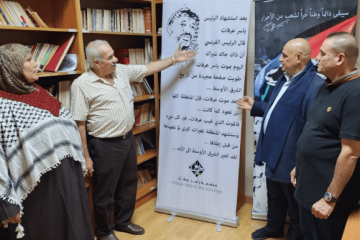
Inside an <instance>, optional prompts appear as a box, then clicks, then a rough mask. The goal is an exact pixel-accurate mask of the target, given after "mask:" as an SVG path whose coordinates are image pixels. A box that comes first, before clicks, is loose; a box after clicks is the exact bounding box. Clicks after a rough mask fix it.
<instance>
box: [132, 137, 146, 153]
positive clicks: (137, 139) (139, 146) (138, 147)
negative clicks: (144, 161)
mask: <svg viewBox="0 0 360 240" xmlns="http://www.w3.org/2000/svg"><path fill="white" fill-rule="evenodd" d="M134 142H135V149H136V155H138V156H140V155H143V154H145V149H144V145H143V143H142V141H141V138H140V136H135V137H134Z"/></svg>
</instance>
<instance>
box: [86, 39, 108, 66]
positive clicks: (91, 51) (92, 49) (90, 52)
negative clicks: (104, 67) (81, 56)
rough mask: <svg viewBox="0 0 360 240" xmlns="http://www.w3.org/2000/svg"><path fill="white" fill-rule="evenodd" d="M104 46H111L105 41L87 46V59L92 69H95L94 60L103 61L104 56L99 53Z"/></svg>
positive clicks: (93, 42) (94, 42)
mask: <svg viewBox="0 0 360 240" xmlns="http://www.w3.org/2000/svg"><path fill="white" fill-rule="evenodd" d="M102 45H107V46H110V44H109V43H108V42H107V41H105V40H95V41H92V42H89V43H88V45H87V46H86V50H85V51H86V59H87V63H88V64H89V67H90V68H94V60H98V61H100V62H102V61H103V56H102V55H101V54H100V53H99V47H100V46H102Z"/></svg>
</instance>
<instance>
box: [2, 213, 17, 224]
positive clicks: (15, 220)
mask: <svg viewBox="0 0 360 240" xmlns="http://www.w3.org/2000/svg"><path fill="white" fill-rule="evenodd" d="M4 222H7V223H21V218H20V213H18V214H15V215H14V216H12V217H11V218H8V219H6V220H5V221H4Z"/></svg>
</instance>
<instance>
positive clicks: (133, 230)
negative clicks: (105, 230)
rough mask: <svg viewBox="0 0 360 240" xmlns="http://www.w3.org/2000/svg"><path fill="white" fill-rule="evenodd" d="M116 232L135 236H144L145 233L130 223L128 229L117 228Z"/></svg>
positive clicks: (142, 229)
mask: <svg viewBox="0 0 360 240" xmlns="http://www.w3.org/2000/svg"><path fill="white" fill-rule="evenodd" d="M115 230H116V231H119V232H126V233H130V234H133V235H142V234H144V233H145V229H144V228H142V227H140V226H139V225H136V224H134V223H130V224H129V225H128V226H127V227H115Z"/></svg>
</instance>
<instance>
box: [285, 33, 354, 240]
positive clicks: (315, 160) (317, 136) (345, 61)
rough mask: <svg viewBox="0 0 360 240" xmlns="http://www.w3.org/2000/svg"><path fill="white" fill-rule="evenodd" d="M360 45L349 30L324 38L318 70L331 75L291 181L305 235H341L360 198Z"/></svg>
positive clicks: (300, 145)
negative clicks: (359, 72)
mask: <svg viewBox="0 0 360 240" xmlns="http://www.w3.org/2000/svg"><path fill="white" fill-rule="evenodd" d="M358 53H359V49H358V44H357V42H356V40H355V38H354V36H353V35H351V34H349V33H345V32H339V33H333V34H330V35H329V36H328V37H327V38H326V39H325V41H324V42H323V44H322V46H321V48H320V53H319V55H318V56H317V58H316V59H317V60H318V61H319V65H318V71H319V72H320V73H322V74H324V75H326V76H327V77H328V78H327V80H326V81H325V82H326V84H324V85H322V86H321V87H320V89H319V93H318V95H317V97H316V99H315V101H314V103H313V105H312V106H311V108H310V110H309V113H308V120H307V122H306V124H305V127H304V130H303V133H302V135H301V137H300V138H299V141H298V144H297V153H296V170H295V169H294V170H293V171H292V172H291V181H292V182H293V184H294V186H296V191H295V198H296V200H297V201H298V203H299V207H300V224H301V229H302V231H303V233H304V236H305V239H312V240H318V239H327V240H340V239H341V236H342V233H343V231H344V228H345V225H346V221H347V218H348V216H349V214H350V212H351V210H352V209H354V208H355V207H356V206H358V202H359V198H360V164H359V161H358V159H359V157H360V108H359V103H360V78H359V75H358V71H357V70H356V69H355V68H354V66H355V64H356V61H357V58H358Z"/></svg>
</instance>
